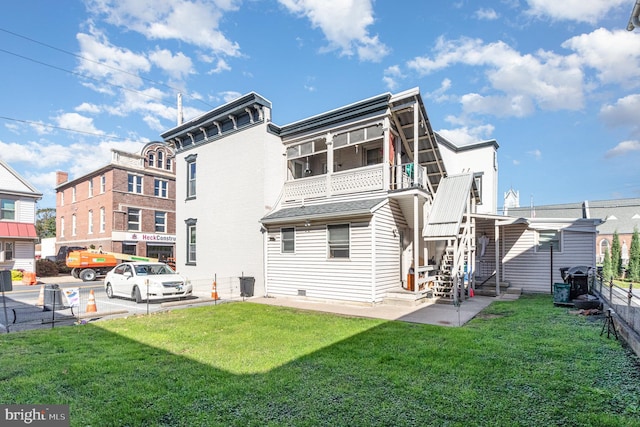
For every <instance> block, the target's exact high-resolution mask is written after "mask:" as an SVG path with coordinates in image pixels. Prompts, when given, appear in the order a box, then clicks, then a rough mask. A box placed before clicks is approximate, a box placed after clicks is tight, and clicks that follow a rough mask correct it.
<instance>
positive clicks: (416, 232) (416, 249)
mask: <svg viewBox="0 0 640 427" xmlns="http://www.w3.org/2000/svg"><path fill="white" fill-rule="evenodd" d="M419 211H420V209H419V206H418V195H417V194H414V195H413V292H414V293H418V288H419V286H418V277H420V276H419V275H418V267H419V266H420V229H419V227H420V215H419Z"/></svg>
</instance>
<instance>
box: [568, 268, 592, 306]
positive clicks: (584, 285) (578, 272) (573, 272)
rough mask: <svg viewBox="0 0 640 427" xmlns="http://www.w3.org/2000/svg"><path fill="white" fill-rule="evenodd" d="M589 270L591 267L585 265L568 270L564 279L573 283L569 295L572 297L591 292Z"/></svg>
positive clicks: (570, 283)
mask: <svg viewBox="0 0 640 427" xmlns="http://www.w3.org/2000/svg"><path fill="white" fill-rule="evenodd" d="M589 270H590V267H587V266H583V265H581V266H578V267H571V268H570V269H569V270H567V274H566V277H565V279H564V281H565V283H568V284H569V285H571V288H570V295H569V296H570V298H571V299H575V298H577V297H579V296H580V295H585V294H588V293H589Z"/></svg>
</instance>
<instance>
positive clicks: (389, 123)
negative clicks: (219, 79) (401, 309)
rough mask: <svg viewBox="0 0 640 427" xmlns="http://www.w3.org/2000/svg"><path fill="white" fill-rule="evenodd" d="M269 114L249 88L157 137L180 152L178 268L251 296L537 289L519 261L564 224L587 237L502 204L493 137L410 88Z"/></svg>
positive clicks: (344, 297)
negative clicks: (447, 124) (297, 115)
mask: <svg viewBox="0 0 640 427" xmlns="http://www.w3.org/2000/svg"><path fill="white" fill-rule="evenodd" d="M270 118H271V103H270V102H269V101H267V100H266V99H265V98H263V97H261V96H260V95H258V94H255V93H251V94H248V95H245V96H243V97H241V98H239V99H237V100H235V101H232V102H230V103H228V104H225V105H223V106H221V107H219V108H216V109H214V110H212V111H210V112H208V113H206V114H204V115H202V116H200V117H198V118H195V119H193V120H191V121H189V122H186V123H183V124H181V125H179V126H177V127H176V128H174V129H171V130H168V131H166V132H165V133H163V134H162V138H164V140H165V141H166V142H168V143H170V144H172V145H173V146H174V147H175V150H176V160H177V161H176V172H177V175H176V181H177V188H178V190H177V197H176V216H177V223H178V224H183V226H180V225H178V227H177V240H178V244H177V247H178V248H177V266H178V269H179V270H181V271H184V272H185V273H187V274H190V272H189V270H191V273H193V274H192V275H194V276H199V277H201V276H203V275H205V276H208V277H214V274H215V275H217V276H218V277H221V276H224V277H226V276H228V277H237V276H239V275H240V274H243V275H248V276H253V277H255V279H256V295H260V294H264V295H268V296H286V297H299V298H311V299H329V300H339V301H349V302H357V303H372V304H377V303H381V302H385V301H389V300H391V299H394V298H398V297H400V296H402V298H405V297H408V298H409V299H411V300H413V301H418V300H421V299H424V298H430V297H442V298H449V299H452V298H458V297H464V296H465V295H466V294H467V292H463V291H462V287H466V288H469V287H474V286H476V285H479V284H481V283H486V282H488V281H491V280H493V281H497V283H505V286H506V285H509V284H511V285H517V286H522V287H525V288H526V287H527V286H531V290H533V291H535V290H538V287H539V288H540V289H539V290H542V287H543V286H542V285H539V283H538V280H536V278H535V277H540V272H539V271H537V270H536V272H535V274H534V275H533V276H535V277H532V278H531V280H530V281H528V280H521V279H522V277H521V276H522V275H521V272H522V270H521V268H522V266H521V265H519V264H518V261H521V260H524V259H525V258H526V257H528V256H532V255H533V254H537V253H538V252H542V251H544V243H545V239H546V238H556V237H557V231H558V227H559V228H562V229H563V230H564V229H566V232H567V233H569V232H573V231H576V229H577V228H580V230H579V232H580V233H584V234H583V236H587V237H588V238H594V236H595V227H592V229H590V228H589V225H588V224H580V225H577V224H574V225H573V226H571V227H569V226H568V225H566V224H560V225H558V224H555V223H553V224H552V223H549V224H547V223H546V222H545V221H543V220H540V219H538V220H536V221H531V220H528V219H526V218H511V217H505V216H503V215H498V214H497V212H496V209H497V188H498V162H497V149H498V144H497V142H496V141H480V142H477V143H474V144H467V145H464V146H458V145H456V144H454V143H453V142H451V141H448V140H446V139H445V138H443V137H442V136H441V135H439V134H437V133H436V132H434V131H433V129H432V127H431V123H430V121H429V118H428V115H427V112H426V108H425V106H424V103H423V101H422V97H421V95H420V91H419V90H418V89H417V88H415V89H410V90H407V91H405V92H401V93H397V94H392V93H384V94H381V95H378V96H374V97H372V98H368V99H365V100H361V101H358V102H355V103H353V104H349V105H346V106H343V107H340V108H337V109H335V110H331V111H327V112H324V113H321V114H318V115H315V116H312V117H309V118H307V119H304V120H300V121H297V122H294V123H291V124H288V125H284V126H278V125H275V124H273V123H271V120H270ZM196 171H197V173H196ZM534 223H535V224H534ZM547 225H549V228H547ZM549 229H553V230H555V231H554V233H552V235H551V234H549V233H547V230H549ZM569 229H570V230H569ZM561 234H562V244H563V246H562V250H564V251H565V253H568V251H569V250H570V248H571V244H570V243H569V242H570V239H569V238H568V237H567V236H568V234H566V233H561ZM549 236H550V237H549ZM510 239H515V241H513V242H512V241H511V240H510ZM536 245H537V249H536ZM181 246H182V248H180V247H181ZM532 251H533V252H532ZM181 255H182V256H181ZM589 257H590V255H589ZM538 258H540V259H543V257H542V256H540V257H538ZM544 259H547V258H544ZM581 261H583V262H587V261H589V259H587V258H585V259H582V260H581ZM540 268H542V269H543V268H545V267H540ZM545 271H546V270H545ZM507 280H509V281H511V280H513V281H512V282H511V283H508V282H507ZM530 282H531V283H532V284H531V285H530ZM458 286H459V287H460V288H458V289H460V291H459V292H454V289H455V287H458ZM544 286H546V285H544ZM525 290H526V289H525ZM496 292H500V291H499V289H497V290H496Z"/></svg>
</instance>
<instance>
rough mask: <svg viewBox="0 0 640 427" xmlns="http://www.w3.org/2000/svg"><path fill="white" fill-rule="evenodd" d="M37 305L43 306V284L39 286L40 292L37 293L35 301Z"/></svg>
mask: <svg viewBox="0 0 640 427" xmlns="http://www.w3.org/2000/svg"><path fill="white" fill-rule="evenodd" d="M36 305H37V306H39V307H44V285H42V286H40V294H39V295H38V302H37V303H36Z"/></svg>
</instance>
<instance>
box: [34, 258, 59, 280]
mask: <svg viewBox="0 0 640 427" xmlns="http://www.w3.org/2000/svg"><path fill="white" fill-rule="evenodd" d="M57 275H58V266H57V265H56V263H55V262H53V261H49V260H48V259H39V260H37V261H36V276H40V277H51V276H57Z"/></svg>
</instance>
